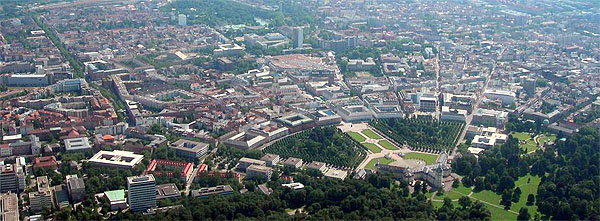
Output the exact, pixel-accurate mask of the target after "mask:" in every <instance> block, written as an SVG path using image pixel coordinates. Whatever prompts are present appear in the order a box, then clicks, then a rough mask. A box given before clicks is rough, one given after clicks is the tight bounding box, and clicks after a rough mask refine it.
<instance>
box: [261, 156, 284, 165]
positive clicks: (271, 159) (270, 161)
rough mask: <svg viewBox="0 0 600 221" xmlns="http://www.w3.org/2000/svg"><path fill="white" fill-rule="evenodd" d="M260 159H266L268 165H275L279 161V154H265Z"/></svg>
mask: <svg viewBox="0 0 600 221" xmlns="http://www.w3.org/2000/svg"><path fill="white" fill-rule="evenodd" d="M260 160H262V161H265V162H266V163H267V166H270V167H272V166H274V165H275V164H278V163H279V160H280V159H279V155H277V154H270V153H268V154H265V155H264V156H263V157H262V158H260Z"/></svg>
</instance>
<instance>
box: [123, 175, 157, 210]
mask: <svg viewBox="0 0 600 221" xmlns="http://www.w3.org/2000/svg"><path fill="white" fill-rule="evenodd" d="M127 190H128V191H129V192H128V195H127V202H128V203H129V209H130V210H131V211H133V212H139V211H145V210H147V209H150V208H154V207H156V180H155V179H154V175H152V174H148V175H142V176H132V177H127Z"/></svg>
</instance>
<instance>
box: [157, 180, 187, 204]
mask: <svg viewBox="0 0 600 221" xmlns="http://www.w3.org/2000/svg"><path fill="white" fill-rule="evenodd" d="M179 197H181V192H180V191H179V189H178V188H177V186H176V185H175V184H174V183H167V184H162V185H156V200H162V199H174V198H179Z"/></svg>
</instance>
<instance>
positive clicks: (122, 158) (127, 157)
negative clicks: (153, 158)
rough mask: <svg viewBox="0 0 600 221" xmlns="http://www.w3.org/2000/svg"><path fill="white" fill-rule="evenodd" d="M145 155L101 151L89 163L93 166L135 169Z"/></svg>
mask: <svg viewBox="0 0 600 221" xmlns="http://www.w3.org/2000/svg"><path fill="white" fill-rule="evenodd" d="M142 159H144V155H140V154H134V153H133V152H129V151H120V150H113V151H103V150H102V151H99V152H98V153H96V154H95V155H94V156H92V158H90V159H89V160H88V162H89V163H90V164H92V165H98V166H107V167H119V168H129V169H132V168H134V167H135V166H136V165H137V164H138V163H140V162H142Z"/></svg>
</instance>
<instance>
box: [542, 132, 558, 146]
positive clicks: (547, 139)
mask: <svg viewBox="0 0 600 221" xmlns="http://www.w3.org/2000/svg"><path fill="white" fill-rule="evenodd" d="M555 141H556V136H554V135H547V134H542V135H540V137H539V138H538V142H540V144H544V142H555Z"/></svg>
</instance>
